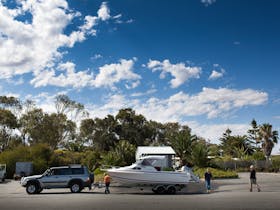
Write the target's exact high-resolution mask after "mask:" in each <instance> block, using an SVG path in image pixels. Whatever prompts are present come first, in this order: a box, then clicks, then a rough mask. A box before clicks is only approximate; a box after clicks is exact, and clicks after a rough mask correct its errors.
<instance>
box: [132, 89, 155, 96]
mask: <svg viewBox="0 0 280 210" xmlns="http://www.w3.org/2000/svg"><path fill="white" fill-rule="evenodd" d="M155 92H157V89H155V88H154V87H153V88H151V89H150V90H148V91H146V92H136V93H132V94H131V96H132V97H140V96H146V95H151V94H153V93H155Z"/></svg>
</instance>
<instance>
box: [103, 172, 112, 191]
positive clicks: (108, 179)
mask: <svg viewBox="0 0 280 210" xmlns="http://www.w3.org/2000/svg"><path fill="white" fill-rule="evenodd" d="M110 181H111V177H110V176H109V175H108V174H107V173H105V174H104V184H105V194H110V190H109V187H110Z"/></svg>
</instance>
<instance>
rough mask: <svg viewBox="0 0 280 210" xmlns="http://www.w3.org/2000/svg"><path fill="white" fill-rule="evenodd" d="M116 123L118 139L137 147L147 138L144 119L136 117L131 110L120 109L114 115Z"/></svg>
mask: <svg viewBox="0 0 280 210" xmlns="http://www.w3.org/2000/svg"><path fill="white" fill-rule="evenodd" d="M116 121H117V123H118V124H119V127H118V128H119V129H118V132H117V134H118V135H119V139H126V140H128V141H129V142H130V143H131V144H134V145H137V146H138V145H143V144H144V142H145V139H147V138H149V136H148V132H147V121H146V118H145V117H144V116H143V115H137V114H136V113H135V111H134V110H132V109H131V108H127V109H121V110H120V111H119V112H118V114H117V115H116Z"/></svg>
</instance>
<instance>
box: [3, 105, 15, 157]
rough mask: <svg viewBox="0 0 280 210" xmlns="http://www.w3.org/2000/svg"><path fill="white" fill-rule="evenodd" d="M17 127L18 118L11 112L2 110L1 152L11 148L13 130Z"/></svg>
mask: <svg viewBox="0 0 280 210" xmlns="http://www.w3.org/2000/svg"><path fill="white" fill-rule="evenodd" d="M17 127H18V123H17V118H16V116H15V115H14V114H13V113H12V112H11V111H10V110H6V109H2V108H0V152H1V151H4V150H5V149H6V147H8V146H9V143H10V141H11V139H12V136H13V135H14V133H13V130H14V129H15V128H17Z"/></svg>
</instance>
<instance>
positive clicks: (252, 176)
mask: <svg viewBox="0 0 280 210" xmlns="http://www.w3.org/2000/svg"><path fill="white" fill-rule="evenodd" d="M253 184H254V185H256V186H257V188H258V192H260V191H261V188H260V185H258V183H257V178H256V170H255V168H254V166H253V165H251V166H250V192H252V191H253Z"/></svg>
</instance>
